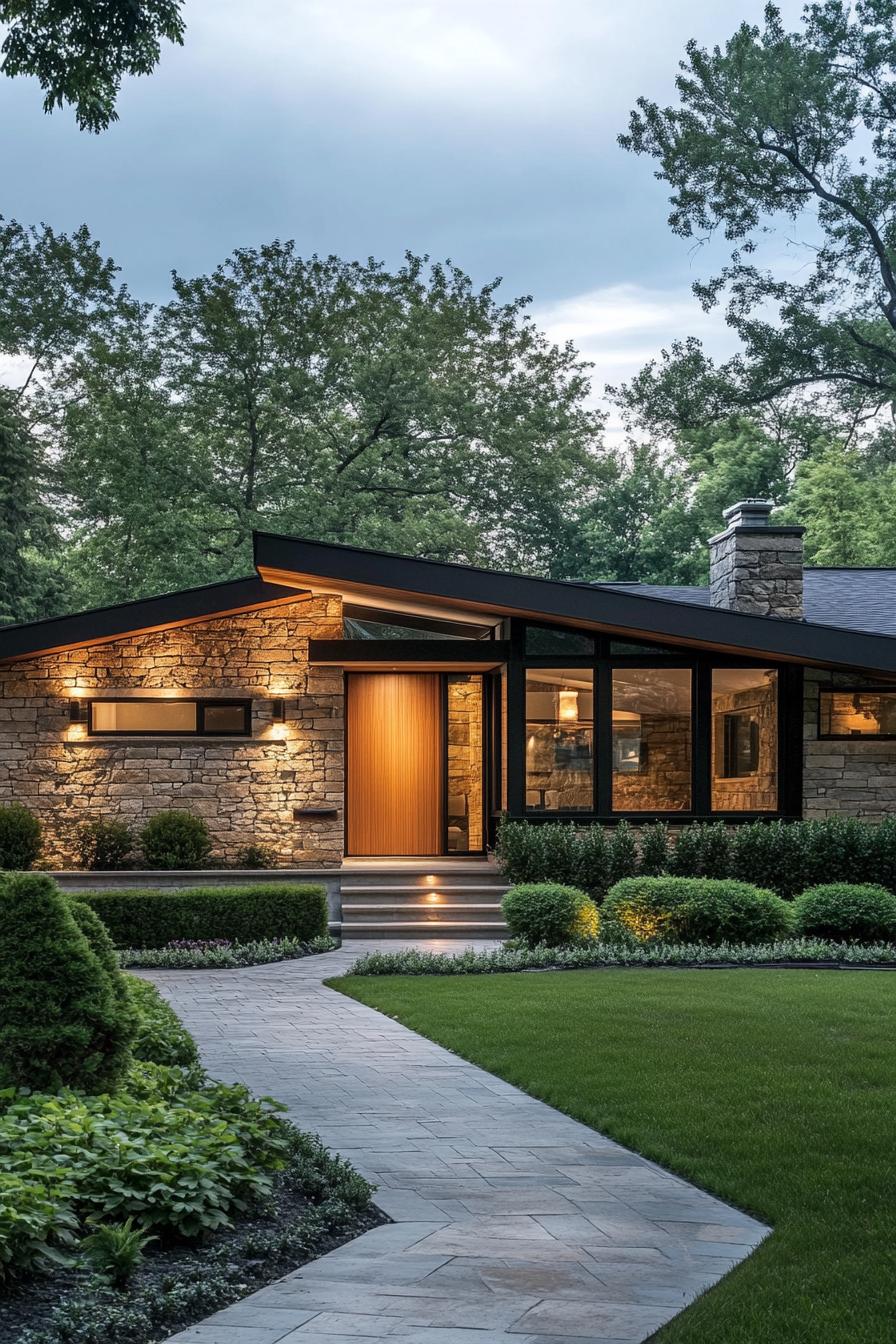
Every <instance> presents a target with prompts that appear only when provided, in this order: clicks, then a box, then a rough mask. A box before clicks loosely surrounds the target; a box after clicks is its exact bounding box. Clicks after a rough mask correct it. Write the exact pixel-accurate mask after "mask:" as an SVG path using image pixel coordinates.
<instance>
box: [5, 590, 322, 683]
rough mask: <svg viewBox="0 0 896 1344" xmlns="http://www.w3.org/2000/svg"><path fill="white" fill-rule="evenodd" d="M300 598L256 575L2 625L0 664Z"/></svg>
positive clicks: (296, 593) (296, 592)
mask: <svg viewBox="0 0 896 1344" xmlns="http://www.w3.org/2000/svg"><path fill="white" fill-rule="evenodd" d="M290 596H293V597H295V596H298V591H295V592H290V591H289V590H287V589H285V588H284V586H283V585H282V584H279V583H266V582H265V581H264V580H263V579H260V578H259V577H258V576H257V575H253V576H252V577H251V578H248V579H231V580H229V581H227V582H226V583H208V584H204V585H203V586H202V587H201V588H184V589H182V590H181V591H180V592H177V593H165V594H163V595H162V596H161V597H144V598H140V599H138V600H137V601H136V602H121V603H119V604H118V605H116V606H113V607H94V608H93V609H92V610H91V611H81V612H78V613H77V614H76V615H73V616H54V617H51V618H50V619H49V620H46V621H29V622H28V623H27V624H24V625H6V626H0V662H9V661H12V660H13V659H19V658H29V657H37V656H39V655H40V654H42V653H52V652H54V651H56V650H60V649H69V648H79V647H83V646H84V645H85V644H103V643H108V642H109V641H110V640H113V639H123V638H125V637H126V636H128V635H130V634H136V633H139V632H140V631H148V630H158V629H164V628H166V627H168V626H174V625H187V624H189V623H190V622H191V621H197V620H202V619H203V618H204V617H208V618H211V617H214V616H216V615H225V614H227V613H228V612H236V611H251V610H252V609H253V608H254V607H264V606H269V605H276V604H277V603H281V602H287V601H289V598H290Z"/></svg>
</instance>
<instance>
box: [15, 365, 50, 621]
mask: <svg viewBox="0 0 896 1344" xmlns="http://www.w3.org/2000/svg"><path fill="white" fill-rule="evenodd" d="M43 483H44V481H43V468H42V462H41V452H40V445H39V443H38V442H37V441H36V440H35V438H34V436H33V435H32V434H31V433H30V432H29V430H28V427H27V425H26V424H25V422H24V420H23V418H22V416H21V413H20V412H19V410H18V408H17V407H16V405H15V404H14V399H13V396H12V395H11V394H10V393H9V392H8V391H7V390H6V389H4V388H0V625H7V624H9V623H10V622H14V621H32V620H36V619H37V618H38V617H40V616H44V615H47V614H48V613H52V612H53V611H55V610H57V609H58V607H59V605H60V603H61V602H62V600H63V598H62V579H61V574H60V566H59V562H58V554H59V544H60V538H59V534H58V531H57V530H56V528H55V526H54V520H53V515H52V512H51V510H50V509H49V507H48V506H47V504H46V502H45V500H44V498H43V496H42V491H41V486H42V484H43Z"/></svg>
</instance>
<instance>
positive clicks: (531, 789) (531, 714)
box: [526, 668, 594, 812]
mask: <svg viewBox="0 0 896 1344" xmlns="http://www.w3.org/2000/svg"><path fill="white" fill-rule="evenodd" d="M526 807H527V808H528V809H529V811H535V812H591V811H592V810H593V808H594V678H593V674H592V672H591V671H590V669H588V668H581V669H579V668H572V669H570V668H566V669H563V668H538V669H537V670H536V669H534V668H530V669H529V671H528V672H527V674H526Z"/></svg>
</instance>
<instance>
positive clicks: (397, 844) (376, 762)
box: [346, 672, 443, 855]
mask: <svg viewBox="0 0 896 1344" xmlns="http://www.w3.org/2000/svg"><path fill="white" fill-rule="evenodd" d="M347 680H348V685H347V688H346V695H347V699H348V705H347V708H348V760H347V788H348V807H347V812H348V845H347V852H348V853H349V854H355V855H367V854H370V855H373V854H420V855H425V854H439V853H441V850H442V752H443V747H442V690H441V679H440V677H439V676H438V675H436V674H433V673H432V672H401V673H388V672H373V673H364V672H353V673H350V674H349V676H348V679H347Z"/></svg>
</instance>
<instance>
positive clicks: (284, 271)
mask: <svg viewBox="0 0 896 1344" xmlns="http://www.w3.org/2000/svg"><path fill="white" fill-rule="evenodd" d="M174 291H175V296H174V299H173V300H172V302H171V303H169V304H168V305H166V306H165V307H164V308H162V309H161V310H159V311H157V312H153V311H152V310H151V309H149V308H147V307H146V306H143V307H141V306H140V305H135V304H134V303H133V302H132V301H131V300H130V299H129V298H128V297H127V296H124V297H120V298H119V300H118V302H117V304H116V306H115V311H114V314H113V315H112V316H111V318H105V317H104V319H103V320H102V321H101V322H98V323H96V324H95V328H96V333H97V334H96V335H95V336H94V337H93V338H92V340H91V342H90V343H89V344H87V345H85V347H84V348H83V350H82V351H81V352H80V353H79V354H78V356H77V357H76V358H74V359H72V360H71V361H69V363H68V365H67V372H66V380H67V386H66V404H67V406H68V407H69V409H68V410H67V412H66V415H65V417H64V419H63V421H62V423H61V425H60V430H59V439H58V447H57V450H56V456H57V457H58V460H59V462H60V464H61V471H62V474H63V479H64V481H65V486H66V490H67V492H68V493H69V494H70V497H71V500H72V511H73V515H74V516H75V518H76V519H77V532H76V544H75V547H74V550H73V552H72V557H73V571H80V573H81V574H82V575H84V576H85V578H84V579H83V580H82V581H81V584H80V587H81V589H82V590H84V589H85V587H86V586H87V585H88V584H89V583H90V582H91V580H88V579H87V578H86V575H87V574H88V573H91V574H98V573H102V575H103V586H104V587H105V588H106V590H107V591H108V590H111V592H112V594H113V595H115V596H124V595H128V594H130V595H133V593H134V586H135V584H136V585H138V587H140V588H142V589H144V590H151V589H153V588H155V589H157V588H158V586H159V584H160V582H162V583H164V585H165V586H175V585H176V584H177V583H180V584H183V583H190V582H201V581H205V580H207V579H210V578H224V577H227V576H228V575H232V574H239V573H245V572H247V570H249V569H250V568H251V546H250V539H251V531H252V529H253V528H269V529H272V530H281V531H289V532H295V533H299V534H302V535H305V536H313V537H316V538H319V539H323V540H334V541H344V542H350V543H355V544H357V545H362V546H373V547H383V548H386V549H393V550H398V551H402V552H404V553H408V554H416V555H424V556H429V557H431V558H437V559H446V560H463V561H474V562H475V561H479V562H482V563H492V564H499V565H504V566H506V567H509V568H519V569H534V570H536V571H541V572H545V571H546V569H547V568H549V566H550V563H551V559H552V556H553V554H554V551H555V549H556V545H557V538H558V536H559V535H560V533H561V531H562V530H563V528H564V527H565V526H566V520H567V519H568V518H569V517H570V516H571V515H572V514H573V513H574V512H575V510H576V508H577V507H578V505H579V503H580V502H581V500H582V499H583V498H587V497H588V494H589V491H590V489H591V488H592V481H593V477H594V471H595V463H596V461H597V459H598V456H599V452H600V435H601V430H602V417H601V416H600V415H599V414H598V413H597V412H595V411H594V410H592V409H589V407H588V405H587V403H586V397H587V393H588V388H589V382H588V368H587V366H586V365H584V364H583V363H582V362H581V361H580V359H579V358H578V356H577V354H576V352H575V351H574V350H573V349H572V347H571V346H564V347H558V346H555V345H553V344H551V343H550V342H549V341H548V340H547V339H546V338H545V336H544V335H543V334H542V333H541V332H540V331H539V330H538V329H537V328H536V327H535V326H534V325H533V324H532V322H531V321H530V320H529V318H528V317H527V316H526V312H525V309H526V304H527V302H528V301H527V300H525V299H521V300H516V301H512V302H510V303H500V302H499V301H498V300H497V298H496V294H495V291H496V284H489V285H486V286H484V287H482V288H477V287H475V286H474V285H473V284H472V282H471V281H470V279H469V277H467V276H466V275H464V273H463V272H462V271H460V270H459V269H458V268H457V267H454V266H451V265H439V264H430V263H429V262H428V261H427V259H426V258H420V257H413V256H408V258H407V259H406V261H405V264H404V265H403V266H400V267H399V268H397V269H396V270H389V269H388V268H386V267H385V266H383V265H382V264H380V263H378V262H373V261H369V262H366V263H356V262H345V261H342V260H340V259H338V258H335V257H329V258H326V259H323V258H319V257H312V258H310V259H303V258H301V257H299V256H297V254H296V251H295V248H294V245H293V244H292V243H281V242H275V243H272V244H269V245H267V246H265V247H262V248H259V249H244V250H240V251H238V252H236V253H234V254H233V256H232V257H230V258H229V259H228V260H227V261H226V262H225V263H223V264H222V265H221V266H219V267H217V268H216V269H215V271H214V272H213V273H212V274H210V275H206V276H200V277H196V278H193V279H186V278H184V277H181V276H177V275H176V276H175V277H174ZM76 577H77V575H76ZM91 591H92V590H91Z"/></svg>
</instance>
